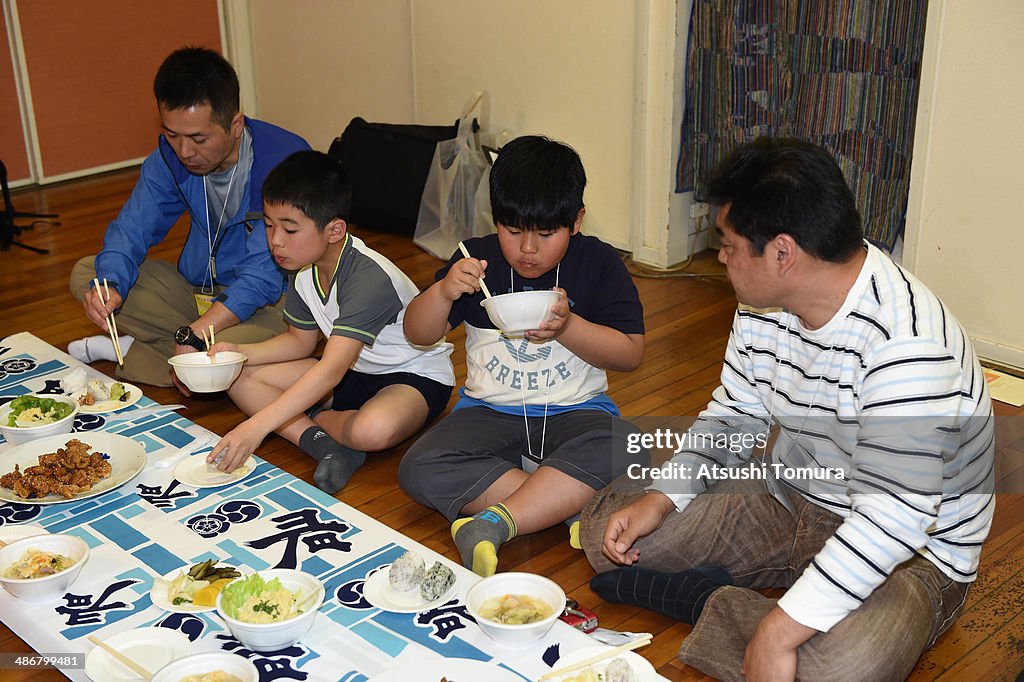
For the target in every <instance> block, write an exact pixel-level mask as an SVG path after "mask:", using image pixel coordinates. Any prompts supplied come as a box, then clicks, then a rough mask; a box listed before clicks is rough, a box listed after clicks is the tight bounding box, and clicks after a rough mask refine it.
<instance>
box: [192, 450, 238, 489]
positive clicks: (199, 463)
mask: <svg viewBox="0 0 1024 682" xmlns="http://www.w3.org/2000/svg"><path fill="white" fill-rule="evenodd" d="M208 454H210V453H204V454H202V455H192V456H191V457H186V458H185V459H183V460H181V461H180V462H178V466H176V467H174V477H175V478H176V479H178V481H179V482H181V483H184V484H185V485H187V486H191V487H193V488H219V487H221V486H222V485H228V484H229V483H234V482H235V481H241V480H242V479H243V478H245V477H246V476H248V475H249V474H251V473H252V472H253V471H255V470H256V463H255V462H253V461H252V457H251V456H250V457H249V459H247V460H245V462H243V463H242V465H241V466H240V467H238V468H237V469H235V470H234V471H232V472H231V473H229V474H228V473H225V472H223V471H210V469H209V468H208V467H207V466H206V455H208Z"/></svg>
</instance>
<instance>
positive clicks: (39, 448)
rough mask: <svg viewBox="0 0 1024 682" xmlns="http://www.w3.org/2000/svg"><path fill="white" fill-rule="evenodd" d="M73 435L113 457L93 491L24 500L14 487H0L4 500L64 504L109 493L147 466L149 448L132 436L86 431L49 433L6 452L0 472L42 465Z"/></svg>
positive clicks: (1, 497)
mask: <svg viewBox="0 0 1024 682" xmlns="http://www.w3.org/2000/svg"><path fill="white" fill-rule="evenodd" d="M72 438H77V439H78V440H80V441H82V442H83V443H86V444H88V445H91V446H92V450H90V453H93V452H105V453H106V454H107V455H109V457H110V459H109V460H108V461H109V462H110V468H111V472H110V476H108V477H106V478H104V479H103V480H101V481H99V482H97V483H96V485H94V486H93V487H92V488H90V489H89V490H86V491H85V492H81V493H78V494H77V495H75V496H74V497H72V498H71V499H69V500H66V499H64V498H63V497H61V496H60V495H48V496H47V497H39V498H33V499H30V500H26V499H23V498H21V497H18V496H17V495H15V494H14V491H13V490H11V489H10V488H0V500H3V501H5V502H17V503H19V504H60V503H61V502H77V501H78V500H84V499H86V498H89V497H95V496H96V495H102V494H103V493H105V492H108V491H110V490H113V489H114V488H117V487H119V486H121V485H124V484H125V483H127V482H128V481H130V480H132V479H133V478H135V475H136V474H137V473H139V472H140V471H142V467H144V466H146V451H145V449H143V447H142V446H141V445H139V444H138V443H136V442H135V441H133V440H132V439H131V438H125V437H124V436H119V435H117V434H116V433H107V432H105V431H86V432H84V433H59V434H57V435H54V436H47V437H46V438H40V439H38V440H34V441H30V442H28V443H23V444H22V445H19V446H18V447H16V448H14V449H13V450H9V451H8V452H6V453H4V455H3V458H0V474H6V473H8V472H11V471H14V465H15V464H17V465H19V466H20V467H21V470H22V471H24V470H25V468H26V467H30V466H35V465H37V464H39V455H45V454H47V453H50V452H56V450H57V448H62V447H64V444H65V443H67V442H68V441H69V440H71V439H72Z"/></svg>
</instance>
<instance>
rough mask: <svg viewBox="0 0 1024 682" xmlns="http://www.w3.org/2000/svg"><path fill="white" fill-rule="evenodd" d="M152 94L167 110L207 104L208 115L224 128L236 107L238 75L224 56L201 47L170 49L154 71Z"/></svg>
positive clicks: (236, 109)
mask: <svg viewBox="0 0 1024 682" xmlns="http://www.w3.org/2000/svg"><path fill="white" fill-rule="evenodd" d="M153 94H154V95H156V101H157V102H158V103H159V104H162V105H163V106H164V108H166V109H171V110H174V109H188V108H190V107H195V106H200V105H202V104H209V105H210V109H211V110H212V114H211V117H212V118H213V120H214V121H215V122H216V123H217V124H218V125H220V127H222V128H224V130H227V129H228V128H229V127H230V126H231V119H233V118H234V117H235V114H237V113H238V111H239V94H238V75H237V74H236V73H235V70H234V69H233V68H232V67H231V64H229V63H228V60H226V59H224V57H222V56H220V55H219V54H218V53H216V52H214V51H213V50H210V49H207V48H205V47H183V48H181V49H180V50H175V51H174V52H172V53H171V54H170V56H168V57H167V59H165V60H164V63H163V64H161V65H160V69H159V70H158V71H157V72H156V78H155V79H153Z"/></svg>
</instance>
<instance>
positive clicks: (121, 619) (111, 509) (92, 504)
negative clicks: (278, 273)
mask: <svg viewBox="0 0 1024 682" xmlns="http://www.w3.org/2000/svg"><path fill="white" fill-rule="evenodd" d="M80 366H83V365H81V363H79V362H78V361H76V360H74V359H73V358H71V357H70V356H68V355H66V354H64V353H62V352H61V351H59V350H57V349H56V348H54V347H52V346H50V345H49V344H47V343H45V342H43V341H41V340H40V339H38V338H36V337H34V336H32V335H31V334H28V333H21V334H16V335H14V336H10V337H8V338H6V339H4V340H3V341H0V399H2V400H6V399H7V398H11V397H14V396H17V395H21V394H23V393H28V392H44V393H45V392H58V391H59V381H60V377H61V376H63V375H64V374H65V373H66V372H67V371H68V370H69V369H71V368H74V367H80ZM88 371H89V372H90V373H92V374H94V375H95V376H101V375H99V374H96V373H95V372H94V371H93V370H91V369H89V370H88ZM153 404H154V403H153V402H152V401H150V400H149V399H148V398H146V399H143V400H142V401H140V402H139V403H137V404H136V405H134V406H132V407H129V408H126V409H127V410H135V409H138V408H140V407H145V406H148V405H153ZM118 414H119V415H120V414H121V413H118ZM75 428H76V430H78V431H83V430H93V429H103V430H107V431H110V432H112V433H118V434H121V435H124V436H128V437H130V438H132V439H133V440H135V441H139V442H140V443H142V444H143V446H144V447H145V449H146V453H147V460H148V463H147V465H146V467H145V468H144V469H143V471H142V472H141V473H140V474H139V475H138V476H137V477H136V478H135V479H133V480H132V481H130V482H128V483H126V484H124V485H122V486H121V487H119V488H116V489H114V490H111V491H109V492H106V493H104V494H102V495H99V496H97V497H93V498H90V499H86V500H81V501H78V502H68V503H63V504H54V505H47V506H40V505H32V504H13V503H7V504H0V525H4V524H19V523H35V524H38V525H41V526H43V527H44V528H45V529H46V530H47V531H49V532H51V533H70V534H72V535H76V536H78V537H80V538H82V539H83V540H85V541H86V542H87V543H88V544H89V546H90V549H91V556H90V558H89V561H88V563H87V564H86V566H85V567H84V569H83V570H82V573H81V575H80V576H79V577H78V579H77V580H76V581H75V582H74V583H73V584H72V586H71V588H70V590H69V591H68V593H67V594H65V595H64V596H63V598H62V599H60V600H59V601H57V602H53V603H51V604H45V605H41V606H40V605H29V604H26V603H25V602H21V601H19V600H17V599H15V598H14V597H12V596H11V595H9V594H7V593H6V592H5V591H3V590H0V617H2V620H3V622H4V623H5V624H6V625H7V626H8V627H10V628H11V629H12V630H13V631H14V632H16V633H17V634H18V635H19V636H20V637H22V638H23V639H24V640H25V641H26V642H28V643H29V644H30V645H31V646H32V647H33V648H34V649H35V650H36V651H38V652H41V653H48V654H51V653H57V652H86V651H89V650H91V649H92V647H93V645H92V644H90V643H88V640H87V637H88V636H89V635H96V636H98V637H100V638H105V637H108V636H110V635H114V634H116V633H119V632H122V631H126V630H130V629H134V628H139V627H148V626H159V627H165V628H172V629H175V630H179V631H181V632H182V633H184V634H185V635H187V636H188V638H189V639H190V640H191V641H192V651H193V652H199V651H208V650H228V651H234V652H236V653H238V654H240V655H243V656H246V657H247V658H249V659H250V660H252V661H253V663H255V665H256V667H257V668H258V669H259V671H260V680H261V682H269V681H270V680H284V679H286V680H315V681H317V682H319V681H321V680H344V681H345V682H359V681H361V680H366V679H367V678H368V677H372V676H373V675H375V674H377V673H379V672H381V671H383V670H385V669H387V668H391V667H394V666H396V665H401V664H405V663H409V662H415V661H421V660H426V659H432V658H436V657H439V656H443V657H449V658H452V657H457V658H470V659H476V660H481V661H492V662H494V663H497V664H500V665H501V666H503V667H507V668H509V669H511V670H514V671H515V672H517V673H519V674H520V675H522V676H523V677H524V678H526V679H535V678H536V677H537V676H539V675H541V674H543V673H544V672H547V671H548V670H550V669H551V665H552V664H553V663H554V662H555V661H557V659H558V658H559V657H560V655H563V654H565V653H567V652H569V651H571V650H574V649H578V648H581V647H585V646H591V645H593V644H594V640H592V639H591V638H589V637H588V636H586V635H584V634H582V633H580V632H579V631H577V630H574V629H572V628H571V627H569V626H568V625H565V624H564V623H561V622H556V623H555V627H554V629H553V630H552V631H551V633H550V634H549V635H548V637H547V638H546V639H545V640H544V641H543V642H542V643H541V644H539V645H537V646H535V647H533V648H531V649H525V650H509V649H505V648H503V647H501V646H498V645H497V644H495V643H494V642H492V641H491V640H490V639H488V638H487V636H486V635H484V634H483V632H481V631H480V629H479V628H478V627H477V626H476V624H475V622H474V620H473V618H472V617H471V616H470V615H469V613H468V612H467V610H466V607H465V604H464V602H463V598H464V596H465V594H466V591H467V589H468V588H469V587H470V586H471V585H472V584H473V583H474V582H476V580H477V579H478V578H477V577H476V576H475V575H473V574H472V573H471V572H470V571H468V570H466V569H464V568H463V567H461V566H457V565H454V564H452V563H451V562H448V561H447V560H445V559H444V558H443V557H441V556H440V555H438V554H436V553H435V552H433V551H431V550H430V549H427V548H426V547H424V546H422V545H420V544H418V543H416V542H415V541H413V540H411V539H409V538H407V537H405V536H403V535H402V534H400V533H398V532H396V531H394V530H392V529H390V528H388V527H387V526H385V525H383V524H381V523H379V522H377V521H375V520H374V519H372V518H370V517H368V516H366V515H365V514H362V513H360V512H359V511H357V510H356V509H353V508H352V507H349V506H348V505H346V504H343V503H341V502H339V501H337V500H336V499H335V498H333V497H330V496H328V495H326V494H325V493H323V492H321V491H320V490H318V489H317V488H315V487H313V486H310V485H308V484H306V483H304V482H303V481H300V480H298V479H296V478H295V477H294V476H292V475H291V474H288V473H286V472H284V471H282V470H281V469H278V468H277V467H275V466H273V465H271V464H269V463H267V462H265V461H263V460H260V459H258V458H257V459H256V461H257V463H258V465H257V468H256V470H255V472H254V473H253V474H252V475H250V476H249V477H247V478H245V479H244V480H242V481H239V482H237V483H235V484H233V485H230V486H227V487H223V488H216V489H210V488H206V489H195V488H190V487H187V486H184V485H182V484H181V483H180V482H178V481H177V480H175V479H174V477H173V468H158V467H155V466H153V463H154V462H155V461H157V460H160V459H162V458H165V457H170V456H173V455H174V454H176V453H177V452H179V450H180V449H181V448H183V447H185V446H188V445H189V444H190V443H193V441H195V440H196V439H197V438H208V437H209V436H210V433H209V432H208V431H206V430H205V429H204V428H202V427H200V426H198V425H197V424H194V423H192V422H190V421H189V420H188V419H186V418H185V417H183V416H180V415H178V414H176V413H173V412H170V413H167V412H165V413H157V414H152V413H150V414H142V415H140V416H139V417H137V418H135V419H124V420H108V419H107V417H106V416H104V415H79V417H78V418H77V420H76V423H75ZM214 442H215V441H214ZM11 447H12V446H11V445H10V444H9V443H6V442H4V441H3V440H2V438H0V473H6V472H7V470H8V469H6V468H4V467H3V453H4V452H5V451H7V450H9V449H10V448H11ZM209 447H210V446H206V448H205V450H206V451H208V450H209ZM199 452H200V453H202V452H203V450H199ZM407 549H413V550H415V551H417V552H420V553H421V554H422V555H423V556H424V558H425V559H426V560H427V564H428V565H429V564H430V563H431V562H432V561H434V560H441V561H445V562H446V563H448V564H449V565H450V566H451V567H452V568H453V569H454V570H455V572H456V576H457V577H458V583H457V585H458V589H457V592H456V594H457V596H456V598H454V599H453V600H452V601H450V602H448V603H447V604H444V605H443V606H441V607H438V608H435V609H433V610H431V611H428V612H425V613H419V614H398V613H389V612H384V611H381V610H380V609H377V608H375V607H373V606H371V605H370V604H369V603H368V602H367V601H365V599H364V598H363V596H362V588H363V582H364V580H365V579H366V577H367V575H368V574H369V573H371V572H372V571H374V569H377V568H379V567H380V566H382V565H385V564H390V563H391V562H392V561H393V560H394V559H395V558H396V557H397V556H398V555H399V554H401V553H402V552H404V551H405V550H407ZM206 559H218V560H219V561H222V562H225V563H229V564H234V565H236V566H239V567H244V568H246V569H250V570H261V569H265V568H299V569H301V570H303V571H305V572H307V573H310V574H312V575H314V576H316V577H317V578H319V580H320V581H321V582H322V583H323V584H324V587H325V588H326V592H327V597H326V600H325V602H324V605H323V607H322V608H321V609H320V613H319V614H318V615H317V617H316V623H315V624H314V626H313V629H312V630H311V631H310V633H309V634H308V635H307V636H306V637H305V638H304V639H303V640H302V642H301V643H299V644H297V645H295V646H293V647H291V648H288V649H285V650H283V651H278V652H274V653H272V654H263V653H257V652H253V651H249V650H246V649H244V648H243V647H242V646H241V645H240V644H239V643H238V642H237V641H236V640H235V639H234V638H232V637H231V635H230V633H229V632H228V631H227V630H226V629H225V628H224V627H223V626H222V625H221V623H220V621H219V620H218V619H217V618H216V616H215V615H211V614H205V613H200V614H178V613H168V612H165V611H163V610H162V609H160V608H158V607H156V606H154V605H153V604H152V602H151V601H150V596H149V593H150V588H151V587H152V585H153V580H154V578H156V577H159V576H161V575H163V574H166V573H168V572H169V571H172V570H174V569H177V568H180V567H183V566H189V565H191V564H195V563H197V562H200V561H203V560H206ZM243 570H244V569H243ZM63 672H64V673H65V674H66V675H68V677H70V678H71V679H74V680H85V679H87V678H86V676H85V673H84V672H83V671H82V670H65V671H63Z"/></svg>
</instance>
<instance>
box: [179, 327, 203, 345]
mask: <svg viewBox="0 0 1024 682" xmlns="http://www.w3.org/2000/svg"><path fill="white" fill-rule="evenodd" d="M174 343H176V344H178V345H179V346H192V347H193V348H195V349H196V350H200V351H204V350H206V343H204V342H203V340H202V339H201V338H199V337H198V336H196V333H195V332H194V331H192V327H190V326H188V325H187V324H186V325H184V326H182V327H178V328H177V329H176V330H175V331H174Z"/></svg>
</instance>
